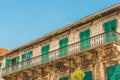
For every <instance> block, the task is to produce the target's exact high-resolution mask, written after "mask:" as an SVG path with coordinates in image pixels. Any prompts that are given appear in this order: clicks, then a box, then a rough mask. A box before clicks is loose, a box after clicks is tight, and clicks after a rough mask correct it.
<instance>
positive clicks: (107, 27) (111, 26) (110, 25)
mask: <svg viewBox="0 0 120 80" xmlns="http://www.w3.org/2000/svg"><path fill="white" fill-rule="evenodd" d="M116 27H117V21H116V19H114V20H111V21H109V22H106V23H104V31H105V32H106V33H105V38H104V40H105V42H109V41H111V40H114V41H117V35H116V33H114V32H109V31H115V32H116Z"/></svg>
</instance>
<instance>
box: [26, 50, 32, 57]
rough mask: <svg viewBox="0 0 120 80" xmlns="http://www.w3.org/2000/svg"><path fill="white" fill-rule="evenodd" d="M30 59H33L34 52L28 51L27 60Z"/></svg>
mask: <svg viewBox="0 0 120 80" xmlns="http://www.w3.org/2000/svg"><path fill="white" fill-rule="evenodd" d="M30 58H32V51H31V50H28V51H26V59H30Z"/></svg>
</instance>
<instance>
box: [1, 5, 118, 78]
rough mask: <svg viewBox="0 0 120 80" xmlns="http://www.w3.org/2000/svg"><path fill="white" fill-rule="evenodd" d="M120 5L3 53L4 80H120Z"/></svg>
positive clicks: (2, 70)
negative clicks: (77, 77) (77, 74)
mask: <svg viewBox="0 0 120 80" xmlns="http://www.w3.org/2000/svg"><path fill="white" fill-rule="evenodd" d="M119 42H120V4H117V5H114V6H112V7H110V8H108V9H105V10H102V11H100V12H98V13H95V14H93V15H91V16H88V17H85V18H84V19H81V20H79V21H77V22H74V23H72V24H70V25H68V26H66V27H64V28H62V29H58V30H56V31H54V32H52V33H49V34H47V35H45V36H43V37H41V38H39V39H36V40H33V41H31V42H29V43H27V44H25V45H23V46H20V47H18V48H15V49H13V50H11V51H10V52H7V53H5V54H0V62H1V64H2V66H1V78H2V79H4V80H72V77H71V73H72V72H73V71H74V70H76V69H78V68H80V69H82V70H83V71H84V72H85V74H86V75H85V78H84V80H119V79H120V44H119Z"/></svg>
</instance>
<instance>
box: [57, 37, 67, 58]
mask: <svg viewBox="0 0 120 80" xmlns="http://www.w3.org/2000/svg"><path fill="white" fill-rule="evenodd" d="M66 46H68V38H64V39H62V40H60V41H59V47H60V51H59V56H60V57H61V56H64V55H67V47H66Z"/></svg>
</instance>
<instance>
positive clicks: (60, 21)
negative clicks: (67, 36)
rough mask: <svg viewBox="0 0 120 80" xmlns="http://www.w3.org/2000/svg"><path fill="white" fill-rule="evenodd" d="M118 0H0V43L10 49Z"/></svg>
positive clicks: (119, 0)
mask: <svg viewBox="0 0 120 80" xmlns="http://www.w3.org/2000/svg"><path fill="white" fill-rule="evenodd" d="M119 2H120V0H0V47H2V48H7V49H13V48H15V47H19V46H21V45H23V44H25V43H27V42H29V41H31V40H34V39H36V38H38V37H41V36H43V35H45V34H47V33H50V32H52V31H54V30H56V29H59V28H61V27H64V26H65V25H67V24H70V23H73V22H74V21H76V20H79V19H81V18H83V17H85V16H88V15H90V14H93V13H95V12H98V11H100V10H103V9H105V8H107V7H110V6H112V5H114V4H117V3H119Z"/></svg>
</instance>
